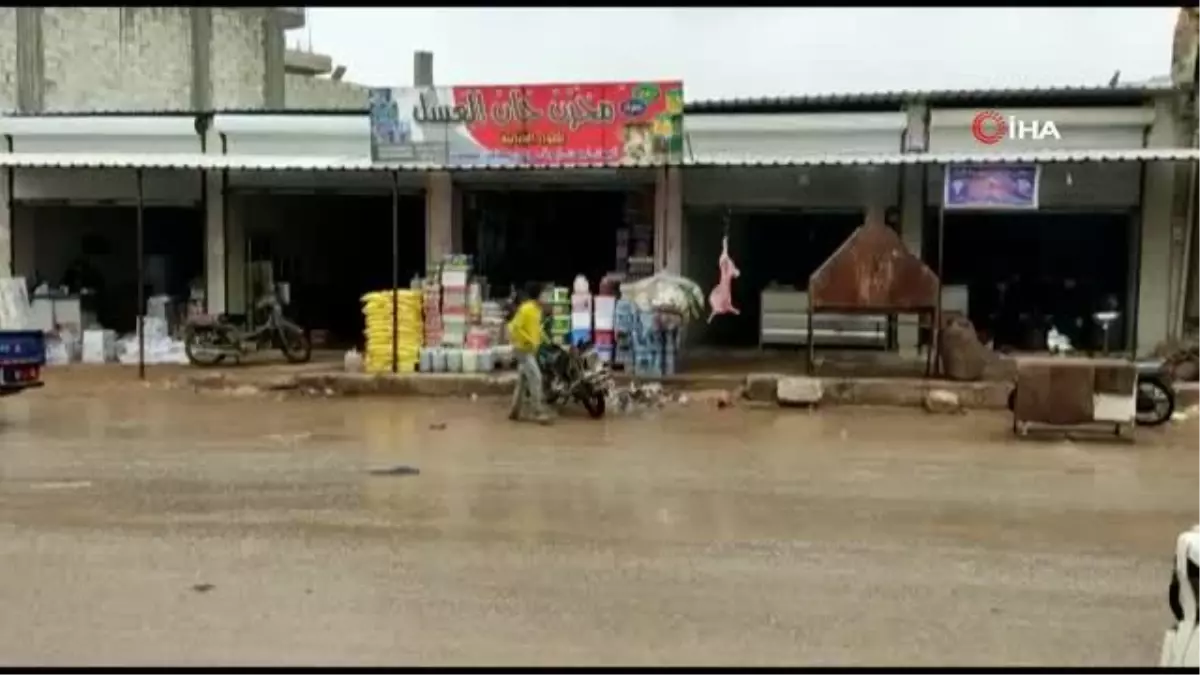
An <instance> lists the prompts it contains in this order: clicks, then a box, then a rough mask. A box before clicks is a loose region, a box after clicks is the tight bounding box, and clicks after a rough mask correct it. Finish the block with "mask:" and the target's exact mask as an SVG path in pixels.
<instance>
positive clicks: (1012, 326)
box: [925, 209, 1134, 351]
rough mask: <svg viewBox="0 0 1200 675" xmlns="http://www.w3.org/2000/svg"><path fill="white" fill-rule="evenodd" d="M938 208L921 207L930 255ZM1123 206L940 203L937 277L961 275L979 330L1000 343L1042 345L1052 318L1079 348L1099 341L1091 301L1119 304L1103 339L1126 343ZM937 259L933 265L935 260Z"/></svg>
mask: <svg viewBox="0 0 1200 675" xmlns="http://www.w3.org/2000/svg"><path fill="white" fill-rule="evenodd" d="M936 223H937V211H936V209H931V210H930V211H929V213H928V214H927V216H926V231H925V241H926V242H927V243H926V251H925V253H926V256H925V258H926V261H927V262H929V264H930V266H931V267H932V266H934V265H936V262H935V258H936V245H937V244H936V241H937V240H936V236H937V234H936V233H937V225H936ZM1133 234H1134V232H1133V219H1132V217H1131V215H1130V214H1128V213H1120V212H1115V213H1112V212H1110V213H1061V212H1060V213H1054V212H1050V213H1047V212H1043V211H1039V212H1034V213H952V212H950V213H946V214H945V239H944V252H943V256H944V257H943V261H944V263H943V264H944V269H945V271H944V273H943V283H944V284H947V285H952V284H953V285H957V284H962V285H966V287H967V292H968V307H969V310H968V311H969V314H970V319H971V322H972V323H973V324H974V325H975V328H976V330H977V331H978V332H979V334H980V338H981V339H982V340H983V341H984V342H985V343H986V342H988V341H992V342H993V345H994V347H995V348H996V349H999V350H1005V351H1044V350H1045V348H1046V347H1045V344H1046V341H1045V340H1046V338H1045V336H1046V333H1047V331H1048V330H1049V329H1050V327H1051V326H1053V327H1055V328H1056V329H1057V330H1058V331H1059V332H1060V333H1064V334H1066V335H1067V336H1068V337H1069V338H1070V340H1071V343H1072V345H1073V346H1074V347H1075V348H1076V349H1080V350H1091V351H1099V350H1101V349H1103V347H1104V345H1103V342H1104V340H1103V332H1102V331H1101V329H1100V327H1099V326H1098V325H1097V323H1096V322H1095V320H1094V319H1093V314H1094V313H1095V312H1098V311H1103V310H1110V311H1116V312H1118V313H1119V316H1118V318H1117V320H1116V321H1115V322H1113V323H1112V325H1111V326H1110V327H1109V331H1108V338H1107V341H1108V348H1109V349H1111V350H1121V349H1125V348H1126V347H1127V345H1128V340H1127V336H1128V335H1129V330H1128V329H1129V327H1130V323H1131V322H1132V321H1133V312H1134V308H1132V307H1130V297H1131V294H1130V288H1131V286H1130V280H1131V274H1130V273H1131V269H1130V267H1131V265H1130V250H1131V249H1130V245H1131V244H1130V242H1131V241H1132V237H1133ZM935 269H936V267H935Z"/></svg>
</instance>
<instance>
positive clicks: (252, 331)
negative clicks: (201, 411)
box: [183, 290, 312, 366]
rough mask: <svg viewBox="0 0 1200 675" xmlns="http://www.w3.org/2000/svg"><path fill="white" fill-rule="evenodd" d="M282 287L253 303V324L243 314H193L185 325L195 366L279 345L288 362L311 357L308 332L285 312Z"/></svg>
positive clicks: (186, 346) (186, 343)
mask: <svg viewBox="0 0 1200 675" xmlns="http://www.w3.org/2000/svg"><path fill="white" fill-rule="evenodd" d="M280 293H281V290H275V291H272V292H269V293H267V294H266V295H264V296H263V297H262V298H260V299H259V300H258V302H256V303H255V305H254V316H253V318H254V319H255V321H254V323H253V326H254V327H253V328H248V327H247V325H246V323H245V319H246V317H244V316H237V315H229V314H221V315H217V316H200V317H194V318H192V319H190V320H189V321H188V322H187V325H186V326H185V327H184V337H183V344H184V351H185V353H186V354H187V358H188V361H189V362H190V363H191V364H192V365H195V366H215V365H219V364H220V363H222V362H223V361H225V359H226V358H228V357H232V358H233V359H235V360H238V361H240V360H241V359H242V357H244V356H246V355H247V354H251V353H254V352H256V351H259V350H262V349H268V348H272V347H277V348H278V349H279V350H280V351H281V352H283V357H284V358H285V359H287V360H288V363H307V362H308V361H309V359H311V358H312V343H311V342H309V339H308V333H307V332H306V331H305V330H304V329H303V328H301V327H300V326H299V325H297V324H295V323H293V322H292V321H290V320H289V319H287V318H286V317H285V316H284V315H283V307H284V305H285V304H286V302H285V300H284V298H282V297H280Z"/></svg>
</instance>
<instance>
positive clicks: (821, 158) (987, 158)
mask: <svg viewBox="0 0 1200 675" xmlns="http://www.w3.org/2000/svg"><path fill="white" fill-rule="evenodd" d="M1198 160H1200V150H1197V149H1195V148H1138V149H1131V150H1026V151H1015V152H943V153H886V154H867V153H863V154H828V155H805V156H796V157H780V158H775V159H764V158H762V157H761V156H748V157H731V156H716V155H714V156H709V157H694V158H690V159H689V160H688V161H687V162H685V163H684V164H685V165H687V166H713V167H720V166H729V167H738V166H744V167H772V166H779V167H783V166H902V165H919V164H935V165H940V164H1053V163H1075V162H1155V161H1158V162H1167V161H1192V162H1194V161H1198Z"/></svg>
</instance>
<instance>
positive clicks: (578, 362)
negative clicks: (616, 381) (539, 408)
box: [538, 343, 612, 419]
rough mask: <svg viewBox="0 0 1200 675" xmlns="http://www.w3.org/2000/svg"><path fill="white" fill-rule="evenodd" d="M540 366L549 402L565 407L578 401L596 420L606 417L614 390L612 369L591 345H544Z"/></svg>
mask: <svg viewBox="0 0 1200 675" xmlns="http://www.w3.org/2000/svg"><path fill="white" fill-rule="evenodd" d="M538 365H539V366H540V367H541V370H542V387H543V395H544V396H545V400H546V405H551V406H555V407H562V406H565V405H566V404H567V403H570V402H571V401H576V402H578V403H579V404H580V405H582V406H583V408H584V410H587V413H588V415H589V416H590V417H591V418H592V419H600V418H601V417H604V413H605V409H606V407H607V402H608V395H609V393H610V392H611V391H612V372H611V371H610V370H609V368H608V364H606V363H604V362H603V361H601V360H600V357H599V355H597V354H596V351H595V350H594V349H592V348H591V345H587V344H584V345H580V346H578V347H576V346H571V347H563V346H561V345H556V344H553V343H550V344H546V345H543V347H542V349H541V350H540V351H539V352H538Z"/></svg>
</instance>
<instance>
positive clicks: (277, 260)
mask: <svg viewBox="0 0 1200 675" xmlns="http://www.w3.org/2000/svg"><path fill="white" fill-rule="evenodd" d="M239 199H240V200H241V201H242V205H243V206H242V207H241V208H244V209H245V211H244V212H243V214H244V217H246V222H247V231H246V235H247V238H246V245H247V250H246V256H247V257H246V259H247V260H249V261H250V262H251V263H255V262H257V263H258V265H259V266H260V267H261V265H262V263H263V262H264V261H269V262H270V264H271V272H272V275H273V276H274V279H275V280H276V281H286V282H288V283H289V285H290V287H291V289H290V290H291V298H290V299H291V304H290V305H289V307H288V310H287V311H288V314H289V315H290V316H291V317H293V318H294V319H295V320H296V321H297V322H299V323H300V325H302V326H304V327H305V328H307V329H309V330H313V331H325V335H326V336H327V340H326V342H325V345H324V346H328V347H337V348H345V347H351V346H355V345H360V344H361V342H362V330H363V317H362V306H361V303H360V301H359V298H361V297H362V296H363V294H365V293H368V292H370V291H378V290H382V289H386V288H391V285H392V198H391V195H386V196H385V195H345V194H336V195H327V194H318V195H313V194H294V195H287V196H284V195H247V196H242V197H240V198H239ZM399 206H400V216H399V225H400V230H399V234H400V257H399V268H400V285H401V287H403V288H408V286H409V284H410V282H411V280H412V277H413V276H414V275H418V274H424V270H425V201H424V199H423V198H422V196H421V195H419V194H404V195H402V196H401V198H400V205H399ZM254 269H255V265H253V264H252V265H251V266H250V267H249V268H248V269H247V270H246V273H247V278H246V284H245V287H246V288H247V290H248V292H249V293H250V294H251V295H249V296H248V297H253V296H252V294H253V293H254V286H255V283H254V279H255V275H256V272H255V271H254Z"/></svg>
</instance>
